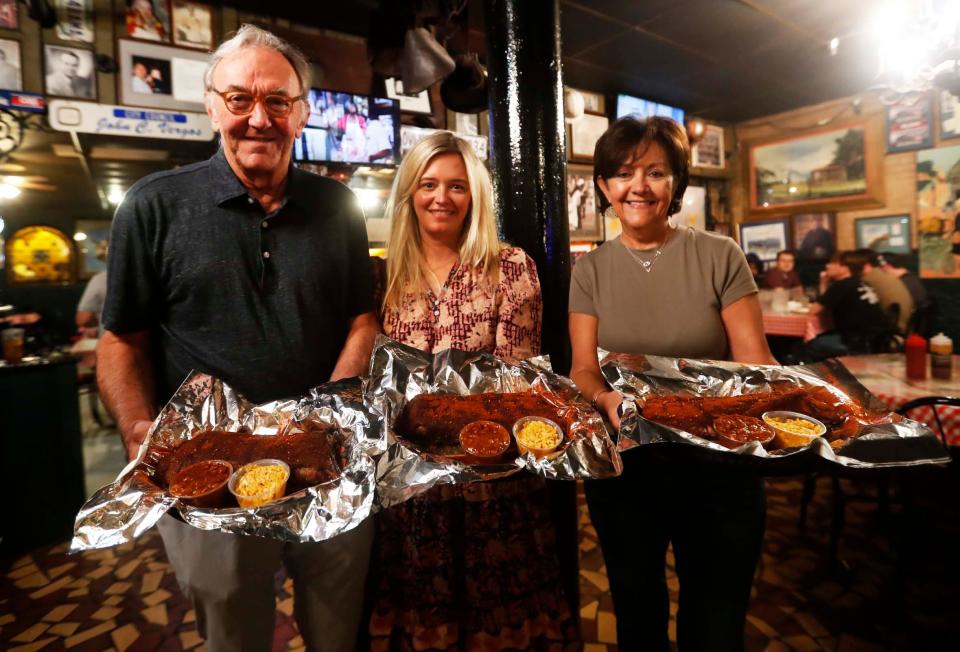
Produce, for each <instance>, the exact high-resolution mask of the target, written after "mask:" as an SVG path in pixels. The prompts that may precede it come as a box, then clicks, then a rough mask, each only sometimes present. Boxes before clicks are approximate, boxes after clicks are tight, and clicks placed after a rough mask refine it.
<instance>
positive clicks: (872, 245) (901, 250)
mask: <svg viewBox="0 0 960 652" xmlns="http://www.w3.org/2000/svg"><path fill="white" fill-rule="evenodd" d="M854 230H855V234H856V243H857V249H873V250H874V251H877V252H889V253H896V254H908V253H910V216H909V215H889V216H886V217H860V218H857V219H856V220H854Z"/></svg>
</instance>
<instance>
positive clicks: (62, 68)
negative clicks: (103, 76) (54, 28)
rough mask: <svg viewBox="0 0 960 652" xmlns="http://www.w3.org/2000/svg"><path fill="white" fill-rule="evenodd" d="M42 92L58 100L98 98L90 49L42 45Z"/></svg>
mask: <svg viewBox="0 0 960 652" xmlns="http://www.w3.org/2000/svg"><path fill="white" fill-rule="evenodd" d="M43 62H44V92H46V94H47V95H55V96H57V97H72V98H76V99H81V100H95V99H97V72H96V70H97V69H96V65H95V63H94V58H93V50H82V49H80V48H71V47H67V46H65V45H50V44H47V45H44V46H43Z"/></svg>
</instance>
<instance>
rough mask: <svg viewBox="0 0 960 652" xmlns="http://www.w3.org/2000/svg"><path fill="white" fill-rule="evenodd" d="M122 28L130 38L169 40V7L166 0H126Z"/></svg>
mask: <svg viewBox="0 0 960 652" xmlns="http://www.w3.org/2000/svg"><path fill="white" fill-rule="evenodd" d="M126 2H127V10H126V13H125V15H124V28H125V30H126V35H127V36H128V37H130V38H135V39H141V40H144V41H169V40H170V8H169V6H168V5H167V0H126Z"/></svg>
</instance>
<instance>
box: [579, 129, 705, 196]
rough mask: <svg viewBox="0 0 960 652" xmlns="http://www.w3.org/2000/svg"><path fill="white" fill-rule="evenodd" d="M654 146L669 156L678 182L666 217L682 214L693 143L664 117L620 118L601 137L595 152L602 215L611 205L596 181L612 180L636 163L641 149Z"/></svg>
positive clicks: (675, 179) (595, 179)
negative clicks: (654, 144)
mask: <svg viewBox="0 0 960 652" xmlns="http://www.w3.org/2000/svg"><path fill="white" fill-rule="evenodd" d="M654 142H656V143H659V144H660V146H661V147H663V150H664V151H665V152H666V153H667V160H668V161H669V162H670V169H671V171H672V172H673V178H674V181H675V184H674V188H673V199H672V200H671V201H670V208H669V209H667V215H673V214H674V213H679V212H680V209H681V207H682V201H681V200H682V199H683V193H684V192H685V191H686V189H687V184H688V183H689V182H690V141H688V140H687V132H686V131H684V129H683V126H681V125H680V124H679V123H677V122H675V121H674V120H671V119H670V118H664V117H661V116H654V117H650V118H645V119H642V120H638V119H637V118H633V117H630V116H627V117H625V118H620V119H619V120H616V121H615V122H614V123H613V124H612V125H610V126H609V127H608V128H607V130H606V131H605V132H603V135H602V136H600V140H598V141H597V146H596V148H595V149H594V152H593V172H594V175H593V184H594V186H595V187H596V192H597V197H598V198H599V200H600V210H601V211H605V210H607V207H609V206H610V202H609V200H607V198H606V196H605V195H604V194H603V192H602V191H601V189H600V184H599V183H597V179H598V178H600V179H604V180H606V179H611V178H613V176H614V175H616V174H617V170H619V169H620V166H622V165H623V164H625V163H628V162H630V161H632V160H633V158H634V156H635V154H636V152H637V149H638V148H640V147H644V149H646V147H649V146H650V143H654Z"/></svg>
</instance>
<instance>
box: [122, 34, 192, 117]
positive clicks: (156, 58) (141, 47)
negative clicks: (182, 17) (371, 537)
mask: <svg viewBox="0 0 960 652" xmlns="http://www.w3.org/2000/svg"><path fill="white" fill-rule="evenodd" d="M117 52H118V59H119V65H120V72H119V74H118V75H117V85H118V86H119V89H118V91H119V93H118V94H119V97H120V104H128V105H132V106H149V107H153V108H157V109H173V110H179V111H204V107H203V73H204V71H205V70H206V67H207V61H208V60H209V58H210V55H209V54H207V53H205V52H197V51H196V50H186V49H183V48H175V47H171V46H169V45H157V44H154V43H143V42H140V41H129V40H125V39H121V40H120V42H119V44H118V47H117Z"/></svg>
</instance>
